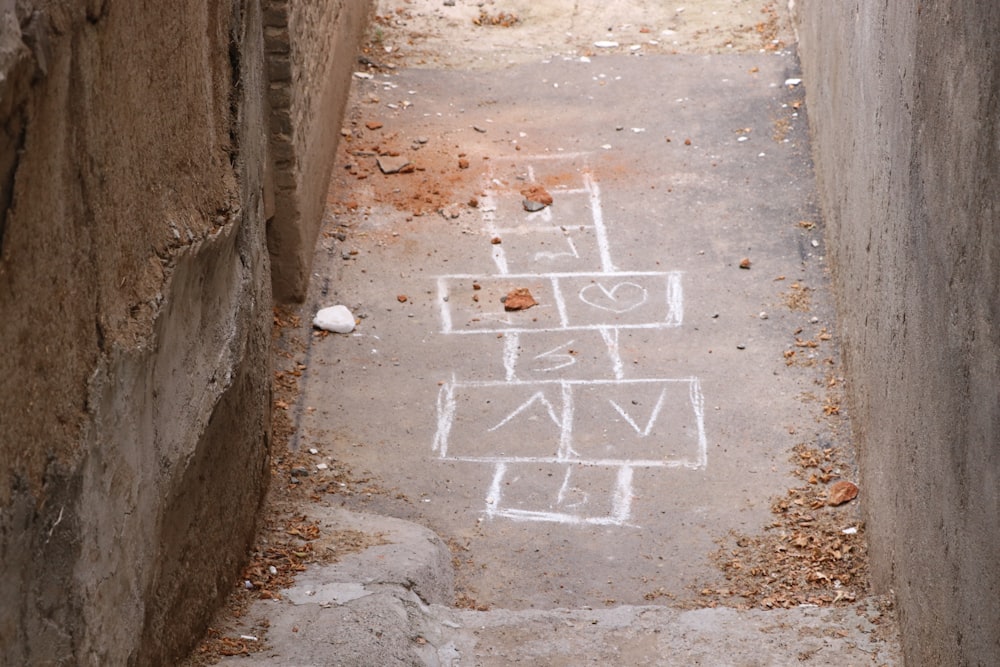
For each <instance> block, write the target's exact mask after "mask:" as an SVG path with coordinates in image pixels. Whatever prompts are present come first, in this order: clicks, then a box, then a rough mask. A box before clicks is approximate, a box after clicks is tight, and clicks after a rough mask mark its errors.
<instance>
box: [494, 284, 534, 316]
mask: <svg viewBox="0 0 1000 667" xmlns="http://www.w3.org/2000/svg"><path fill="white" fill-rule="evenodd" d="M501 301H502V302H503V309H504V310H506V311H515V310H527V309H528V308H531V307H532V306H537V305H538V302H537V301H535V297H533V296H531V291H530V290H528V288H527V287H517V288H515V289H512V290H511V291H510V292H508V293H507V296H505V297H504V298H503V299H501Z"/></svg>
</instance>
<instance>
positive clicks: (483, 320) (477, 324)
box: [438, 275, 562, 333]
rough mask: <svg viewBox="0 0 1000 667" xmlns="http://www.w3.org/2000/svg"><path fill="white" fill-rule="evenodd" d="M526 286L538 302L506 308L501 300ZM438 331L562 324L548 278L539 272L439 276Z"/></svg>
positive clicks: (494, 330)
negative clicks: (528, 306)
mask: <svg viewBox="0 0 1000 667" xmlns="http://www.w3.org/2000/svg"><path fill="white" fill-rule="evenodd" d="M519 288H526V289H528V291H529V292H530V293H531V296H532V297H533V298H534V299H535V301H536V302H537V304H538V305H535V306H532V307H530V308H527V309H525V310H518V311H507V310H506V309H505V304H504V302H503V299H505V298H506V297H507V295H508V294H509V293H510V292H511V291H512V290H515V289H519ZM438 299H439V304H440V308H441V322H442V333H469V332H479V333H483V332H493V333H501V332H504V331H531V330H534V329H555V328H561V327H562V319H561V318H562V315H561V313H560V310H559V308H558V300H557V297H556V295H555V294H554V292H553V281H552V279H551V278H548V277H545V276H539V275H507V276H442V277H440V278H439V279H438Z"/></svg>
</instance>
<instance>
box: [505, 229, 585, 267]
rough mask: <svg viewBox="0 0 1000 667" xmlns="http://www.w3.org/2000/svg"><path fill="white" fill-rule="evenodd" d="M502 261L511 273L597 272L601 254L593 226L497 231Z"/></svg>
mask: <svg viewBox="0 0 1000 667" xmlns="http://www.w3.org/2000/svg"><path fill="white" fill-rule="evenodd" d="M499 233H500V234H501V235H502V238H503V245H502V249H503V253H504V259H505V260H506V262H507V267H508V270H510V271H512V272H514V273H527V272H538V273H557V272H565V273H568V272H580V271H596V270H599V269H600V268H601V254H600V249H599V248H598V245H597V238H596V236H595V234H594V230H593V227H585V226H582V225H573V226H572V227H566V229H565V231H564V230H563V229H560V228H559V227H552V226H548V227H544V228H538V229H531V228H529V229H517V230H505V231H500V232H499Z"/></svg>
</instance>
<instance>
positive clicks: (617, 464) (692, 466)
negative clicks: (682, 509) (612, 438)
mask: <svg viewBox="0 0 1000 667" xmlns="http://www.w3.org/2000/svg"><path fill="white" fill-rule="evenodd" d="M438 458H439V459H441V460H445V461H456V462H459V463H490V464H493V465H499V464H501V463H504V464H512V465H513V464H517V463H532V464H538V463H560V464H566V465H574V466H584V467H589V468H621V467H623V466H625V467H629V468H668V469H673V470H676V469H679V468H686V469H688V470H701V469H703V468H704V467H705V466H704V465H703V464H702V463H701V462H699V461H698V460H692V459H689V458H675V459H583V458H580V459H563V458H560V457H558V456H447V457H438Z"/></svg>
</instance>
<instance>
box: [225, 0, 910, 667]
mask: <svg viewBox="0 0 1000 667" xmlns="http://www.w3.org/2000/svg"><path fill="white" fill-rule="evenodd" d="M577 4H578V3H569V2H562V1H560V0H544V1H541V0H538V1H535V2H510V3H506V4H494V3H479V4H478V5H475V4H472V3H463V2H461V1H459V2H444V3H442V2H441V1H440V0H414V1H412V2H409V1H408V2H401V1H392V0H382V1H381V2H379V3H378V6H377V7H376V10H375V14H376V16H375V20H374V21H373V23H372V25H371V28H370V30H369V35H368V39H367V42H366V44H367V48H366V49H365V52H364V54H363V55H362V58H361V59H360V60H359V63H358V65H357V71H356V73H355V77H354V82H353V87H352V93H351V98H350V100H349V103H348V105H349V106H348V112H347V118H346V120H345V122H344V126H343V130H342V138H341V141H340V146H339V151H338V157H337V160H336V165H335V168H334V176H333V180H332V183H331V187H330V193H329V198H328V202H327V211H326V218H325V223H324V228H323V231H322V234H321V240H320V244H319V247H318V248H317V255H316V260H315V263H314V265H313V276H312V280H311V285H310V292H309V296H308V298H307V300H306V303H305V304H304V306H303V307H302V308H301V309H300V310H299V311H286V312H283V313H282V314H280V315H279V316H278V320H279V324H280V325H282V326H281V327H280V331H281V338H280V339H279V340H278V341H277V349H278V352H277V355H278V356H277V361H276V365H277V369H278V376H279V382H278V386H279V392H278V395H277V396H276V405H277V412H278V413H279V414H278V416H276V418H275V419H276V421H275V424H276V434H277V437H278V440H279V445H281V444H282V443H281V441H282V440H286V441H287V447H288V451H287V453H285V454H281V455H280V459H279V460H278V461H277V463H276V466H277V467H276V475H275V477H274V479H273V480H272V501H271V502H272V509H271V510H270V511H271V513H272V514H271V515H270V517H269V519H268V521H269V523H268V529H269V530H266V531H265V533H264V537H263V539H264V542H262V543H261V545H260V546H259V548H258V551H257V553H256V558H255V561H254V564H252V565H251V569H250V570H248V572H253V573H255V575H256V576H249V575H248V578H247V582H246V584H247V589H248V591H247V593H246V595H245V599H248V600H252V604H251V605H250V606H249V608H248V609H246V610H245V613H244V614H243V615H242V617H241V618H240V619H237V620H234V619H229V620H228V621H225V622H223V623H222V624H221V625H217V630H216V634H215V636H214V637H212V636H210V639H212V640H214V642H215V649H214V650H215V651H216V653H213V655H216V656H219V655H222V656H225V657H222V664H233V665H239V664H247V665H279V664H280V665H287V664H303V665H304V664H314V665H320V664H323V665H395V664H399V665H410V664H420V665H454V666H459V665H497V666H499V665H510V664H525V665H583V664H595V665H598V664H599V665H612V664H614V665H739V666H749V665H786V664H787V665H833V664H836V665H895V664H901V663H900V659H899V654H898V651H899V649H898V645H897V640H896V638H895V629H894V627H893V625H892V621H891V618H892V614H891V613H887V609H888V606H889V605H891V602H890V601H888V600H885V599H882V598H877V597H875V596H873V595H871V594H870V593H869V589H868V581H867V576H868V570H867V544H866V534H865V527H864V523H863V521H862V520H861V513H860V510H859V508H858V503H857V501H856V500H855V499H854V496H855V495H856V494H857V493H858V489H857V487H856V486H854V482H856V481H857V470H856V463H855V460H854V452H853V449H852V442H851V429H850V422H849V418H848V415H847V414H846V408H845V407H844V405H843V403H842V400H843V392H844V391H845V387H844V381H843V378H842V373H841V370H840V357H839V352H838V347H837V330H836V327H835V319H834V311H833V304H832V299H831V296H830V284H829V276H828V266H827V262H826V258H825V255H826V248H825V241H824V236H823V224H822V220H821V219H820V215H819V213H818V209H817V202H816V193H815V184H814V176H813V171H812V165H811V157H810V147H809V142H808V126H807V121H806V108H805V104H804V96H803V89H804V87H805V86H808V85H809V82H808V81H803V80H802V75H801V72H800V70H799V66H798V62H797V58H796V52H795V43H794V36H793V35H791V34H790V29H789V27H788V25H789V22H788V18H787V16H786V15H785V10H784V9H782V8H780V7H777V6H776V5H774V4H771V3H764V2H737V1H727V0H714V1H713V2H704V3H695V4H696V6H692V7H680V6H678V7H673V6H671V7H669V8H666V7H663V6H661V3H636V2H610V3H604V4H605V6H603V7H602V8H600V9H596V8H592V9H581V8H579V7H577V6H576V5H577ZM647 5H649V6H647ZM651 5H655V7H654V6H651ZM337 305H341V306H346V307H347V309H348V310H349V311H350V317H349V322H350V320H353V324H354V327H353V330H352V331H350V332H348V333H333V332H330V331H325V330H322V329H321V328H320V327H315V326H313V318H314V316H315V315H316V314H317V313H318V312H319V311H320V310H322V309H324V308H329V307H332V306H337ZM864 492H865V490H864V489H863V488H862V489H860V493H861V494H863V493H864ZM359 513H360V514H359ZM413 524H416V525H413ZM267 540H271V541H270V542H268V541H267ZM275 540H278V541H275ZM282 540H284V541H282ZM289 553H291V554H300V555H297V556H289ZM255 568H256V569H255ZM248 604H249V603H248ZM227 623H228V625H226V624H227ZM222 640H225V642H228V643H225V642H223V643H222V644H221V645H222V646H223V647H229V649H235V650H228V651H227V650H219V646H220V641H222ZM209 652H211V651H209ZM244 652H245V654H243V655H228V656H226V655H225V654H227V653H230V654H231V653H244Z"/></svg>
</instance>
